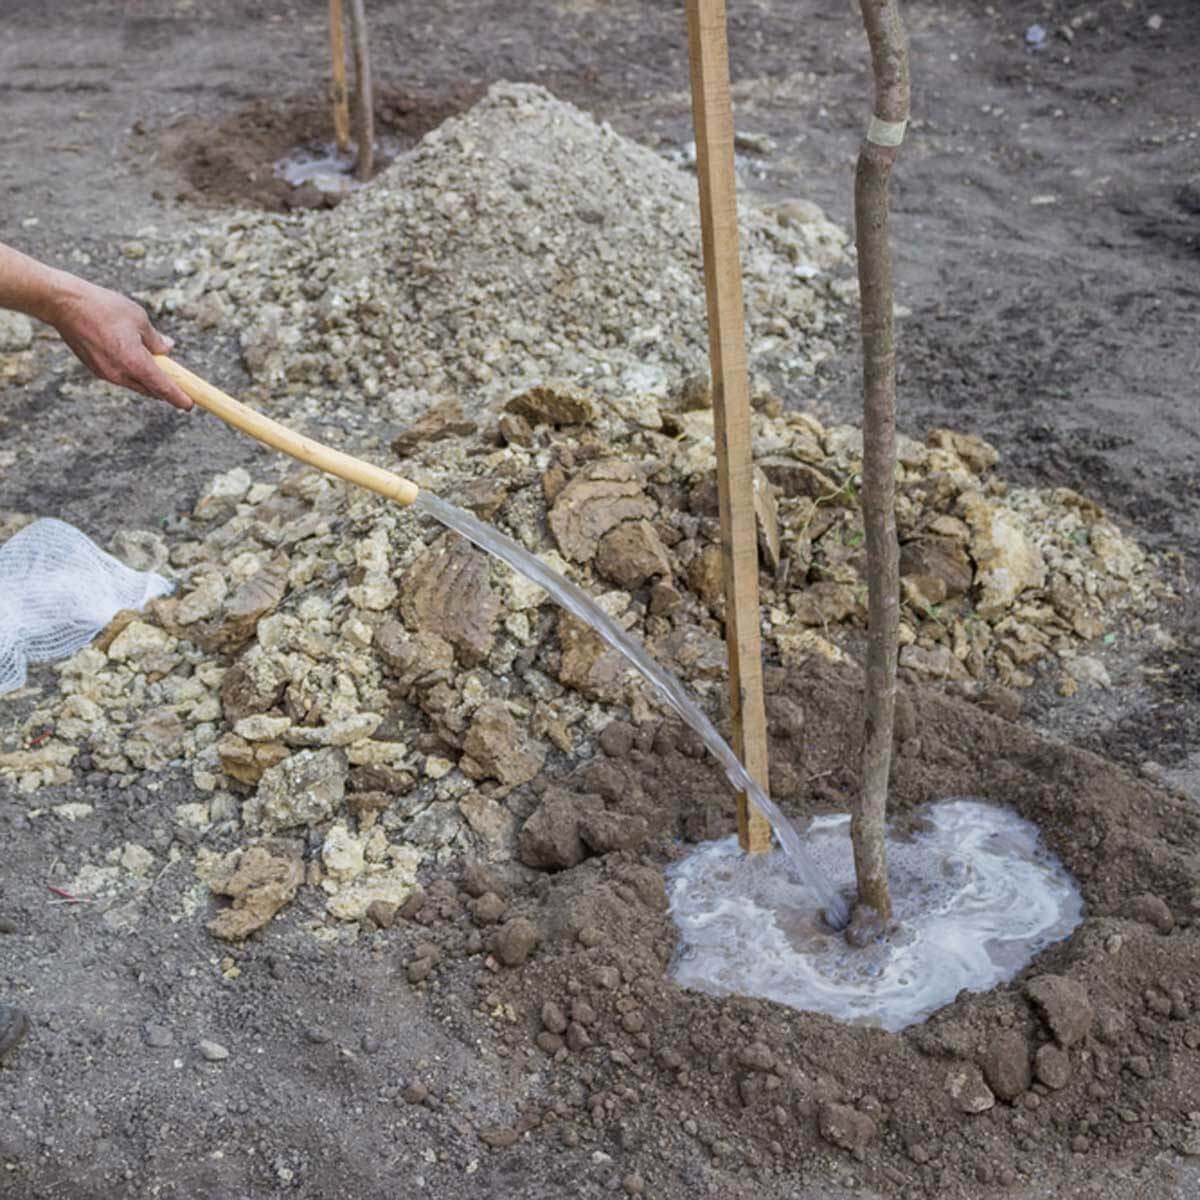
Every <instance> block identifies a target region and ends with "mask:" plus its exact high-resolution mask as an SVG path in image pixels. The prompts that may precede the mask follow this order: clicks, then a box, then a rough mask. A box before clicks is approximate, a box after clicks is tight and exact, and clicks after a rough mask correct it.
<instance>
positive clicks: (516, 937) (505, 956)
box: [493, 917, 541, 967]
mask: <svg viewBox="0 0 1200 1200" xmlns="http://www.w3.org/2000/svg"><path fill="white" fill-rule="evenodd" d="M539 941H541V934H540V932H539V931H538V927H537V926H536V925H535V924H534V923H533V922H532V921H530V920H528V919H527V918H526V917H514V918H513V919H512V920H510V921H505V923H504V924H503V925H501V926H500V929H499V931H498V932H497V934H496V937H495V941H494V942H493V949H494V952H495V955H496V957H497V958H498V959H499V960H500V961H501V962H502V963H503V964H504V965H505V966H506V967H519V966H520V965H521V964H522V963H523V962H524V961H525V960H526V959H527V958H528V957H529V956H530V955H531V954H532V953H533V951H534V949H535V948H536V947H537V944H538V942H539Z"/></svg>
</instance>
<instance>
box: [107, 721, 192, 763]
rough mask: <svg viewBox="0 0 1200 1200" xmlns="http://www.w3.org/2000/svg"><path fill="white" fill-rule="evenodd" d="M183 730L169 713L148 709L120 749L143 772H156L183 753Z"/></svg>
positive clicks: (179, 722)
mask: <svg viewBox="0 0 1200 1200" xmlns="http://www.w3.org/2000/svg"><path fill="white" fill-rule="evenodd" d="M185 733H186V730H185V728H184V724H183V722H182V721H181V720H180V719H179V718H178V717H177V716H176V715H175V714H174V713H173V712H171V710H170V709H166V708H159V709H151V711H150V712H148V713H146V714H145V716H143V717H141V718H139V719H138V721H137V723H136V724H135V725H134V726H133V728H132V729H131V730H130V731H129V735H128V737H126V739H125V742H124V744H123V746H122V750H123V752H124V754H125V757H126V758H128V759H129V761H130V762H131V763H132V764H133V765H134V766H135V767H140V768H141V769H142V770H143V771H157V770H160V769H161V768H162V767H164V766H166V765H167V763H168V762H170V761H171V760H172V759H173V758H178V757H179V756H180V755H181V754H182V753H183V738H184V734H185Z"/></svg>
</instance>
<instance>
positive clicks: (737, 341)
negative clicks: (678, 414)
mask: <svg viewBox="0 0 1200 1200" xmlns="http://www.w3.org/2000/svg"><path fill="white" fill-rule="evenodd" d="M687 18H688V44H689V48H690V52H691V62H692V121H693V125H694V127H695V131H696V174H697V175H698V177H699V180H700V226H701V231H702V235H703V240H704V286H705V292H706V294H707V298H708V347H709V362H710V363H711V366H712V379H713V410H714V417H715V422H714V428H715V433H716V442H717V491H718V495H719V498H720V506H721V550H722V560H723V566H724V576H725V644H726V647H727V649H728V653H729V700H730V708H731V710H732V713H733V730H734V749H735V751H736V752H737V754H738V757H739V758H741V760H742V762H743V764H744V765H745V767H746V770H747V771H748V772H749V774H750V776H751V778H752V779H753V780H754V781H755V782H756V783H757V784H758V785H759V786H760V787H761V788H762V789H763V791H766V790H767V787H768V769H767V721H766V711H765V707H764V704H763V690H762V646H761V641H760V634H759V607H758V544H757V532H756V529H755V523H754V478H753V461H752V458H751V447H750V386H749V381H748V379H747V374H746V332H745V324H744V320H745V318H744V314H743V312H742V275H741V263H740V260H739V256H738V221H737V194H736V188H735V183H734V171H733V108H732V105H731V101H730V96H729V48H728V44H727V42H726V32H725V0H687ZM738 840H739V842H740V844H741V847H742V849H743V850H748V851H752V852H759V851H763V850H767V849H769V848H770V845H771V827H770V825H769V824H768V823H767V820H766V818H765V817H764V816H763V815H762V813H760V812H758V811H757V809H754V808H753V807H752V806H751V805H750V804H749V802H748V800H747V798H746V797H745V796H739V797H738Z"/></svg>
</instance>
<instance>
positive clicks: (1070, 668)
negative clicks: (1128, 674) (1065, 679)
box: [1063, 654, 1112, 688]
mask: <svg viewBox="0 0 1200 1200" xmlns="http://www.w3.org/2000/svg"><path fill="white" fill-rule="evenodd" d="M1063 666H1064V667H1065V668H1066V670H1067V674H1068V675H1070V676H1071V678H1072V679H1074V680H1075V682H1076V683H1083V684H1087V685H1088V686H1089V687H1098V688H1110V687H1112V678H1111V676H1110V675H1109V673H1108V668H1107V667H1106V666H1105V665H1104V664H1103V663H1102V662H1101V661H1100V660H1099V659H1098V658H1092V657H1091V656H1090V655H1087V654H1080V655H1079V656H1078V657H1076V658H1069V659H1067V661H1066V662H1064V663H1063Z"/></svg>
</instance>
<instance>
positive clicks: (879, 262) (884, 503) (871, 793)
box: [850, 0, 909, 920]
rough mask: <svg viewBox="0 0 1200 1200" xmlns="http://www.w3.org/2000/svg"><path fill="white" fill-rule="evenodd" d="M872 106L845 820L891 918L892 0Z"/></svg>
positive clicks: (901, 110) (901, 77) (896, 602)
mask: <svg viewBox="0 0 1200 1200" xmlns="http://www.w3.org/2000/svg"><path fill="white" fill-rule="evenodd" d="M862 14H863V24H864V25H865V26H866V31H867V39H868V41H869V42H870V46H871V65H872V67H873V70H874V76H875V104H874V109H873V117H872V120H871V124H870V128H869V130H868V132H867V136H866V138H865V139H864V140H863V143H862V147H861V149H860V150H859V155H858V167H857V170H856V171H855V177H854V228H855V239H856V243H857V247H858V282H859V292H860V296H861V305H862V345H863V491H862V498H863V523H864V526H865V529H866V547H867V586H868V621H869V634H868V643H867V675H866V697H865V702H864V709H865V738H864V745H863V761H862V775H863V781H862V794H861V796H860V797H859V800H858V805H857V807H856V809H855V812H854V815H853V819H852V821H851V826H850V829H851V838H852V840H853V844H854V869H855V872H856V874H857V877H858V898H859V902H860V903H861V904H863V905H867V906H869V907H870V908H871V909H873V910H875V912H876V913H878V914H879V916H880V917H881V918H883V919H885V920H886V919H887V918H889V917H890V916H891V912H892V901H891V895H890V894H889V891H888V878H887V855H886V851H885V849H884V821H885V816H886V812H887V795H888V775H889V772H890V770H891V762H892V724H893V718H894V714H895V707H896V656H897V649H898V635H899V621H900V598H899V586H900V580H899V562H898V560H899V548H898V545H897V541H896V506H895V501H896V486H895V470H896V346H895V341H894V339H893V333H892V308H893V287H892V257H891V247H890V242H889V235H888V182H889V179H890V176H891V172H892V164H893V163H894V162H895V160H896V153H897V149H898V147H899V144H900V140H901V138H902V137H903V135H904V125H905V123H906V122H907V120H908V95H909V82H908V45H907V40H906V37H905V33H904V26H903V23H902V22H901V20H900V12H899V9H898V7H897V0H862Z"/></svg>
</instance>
